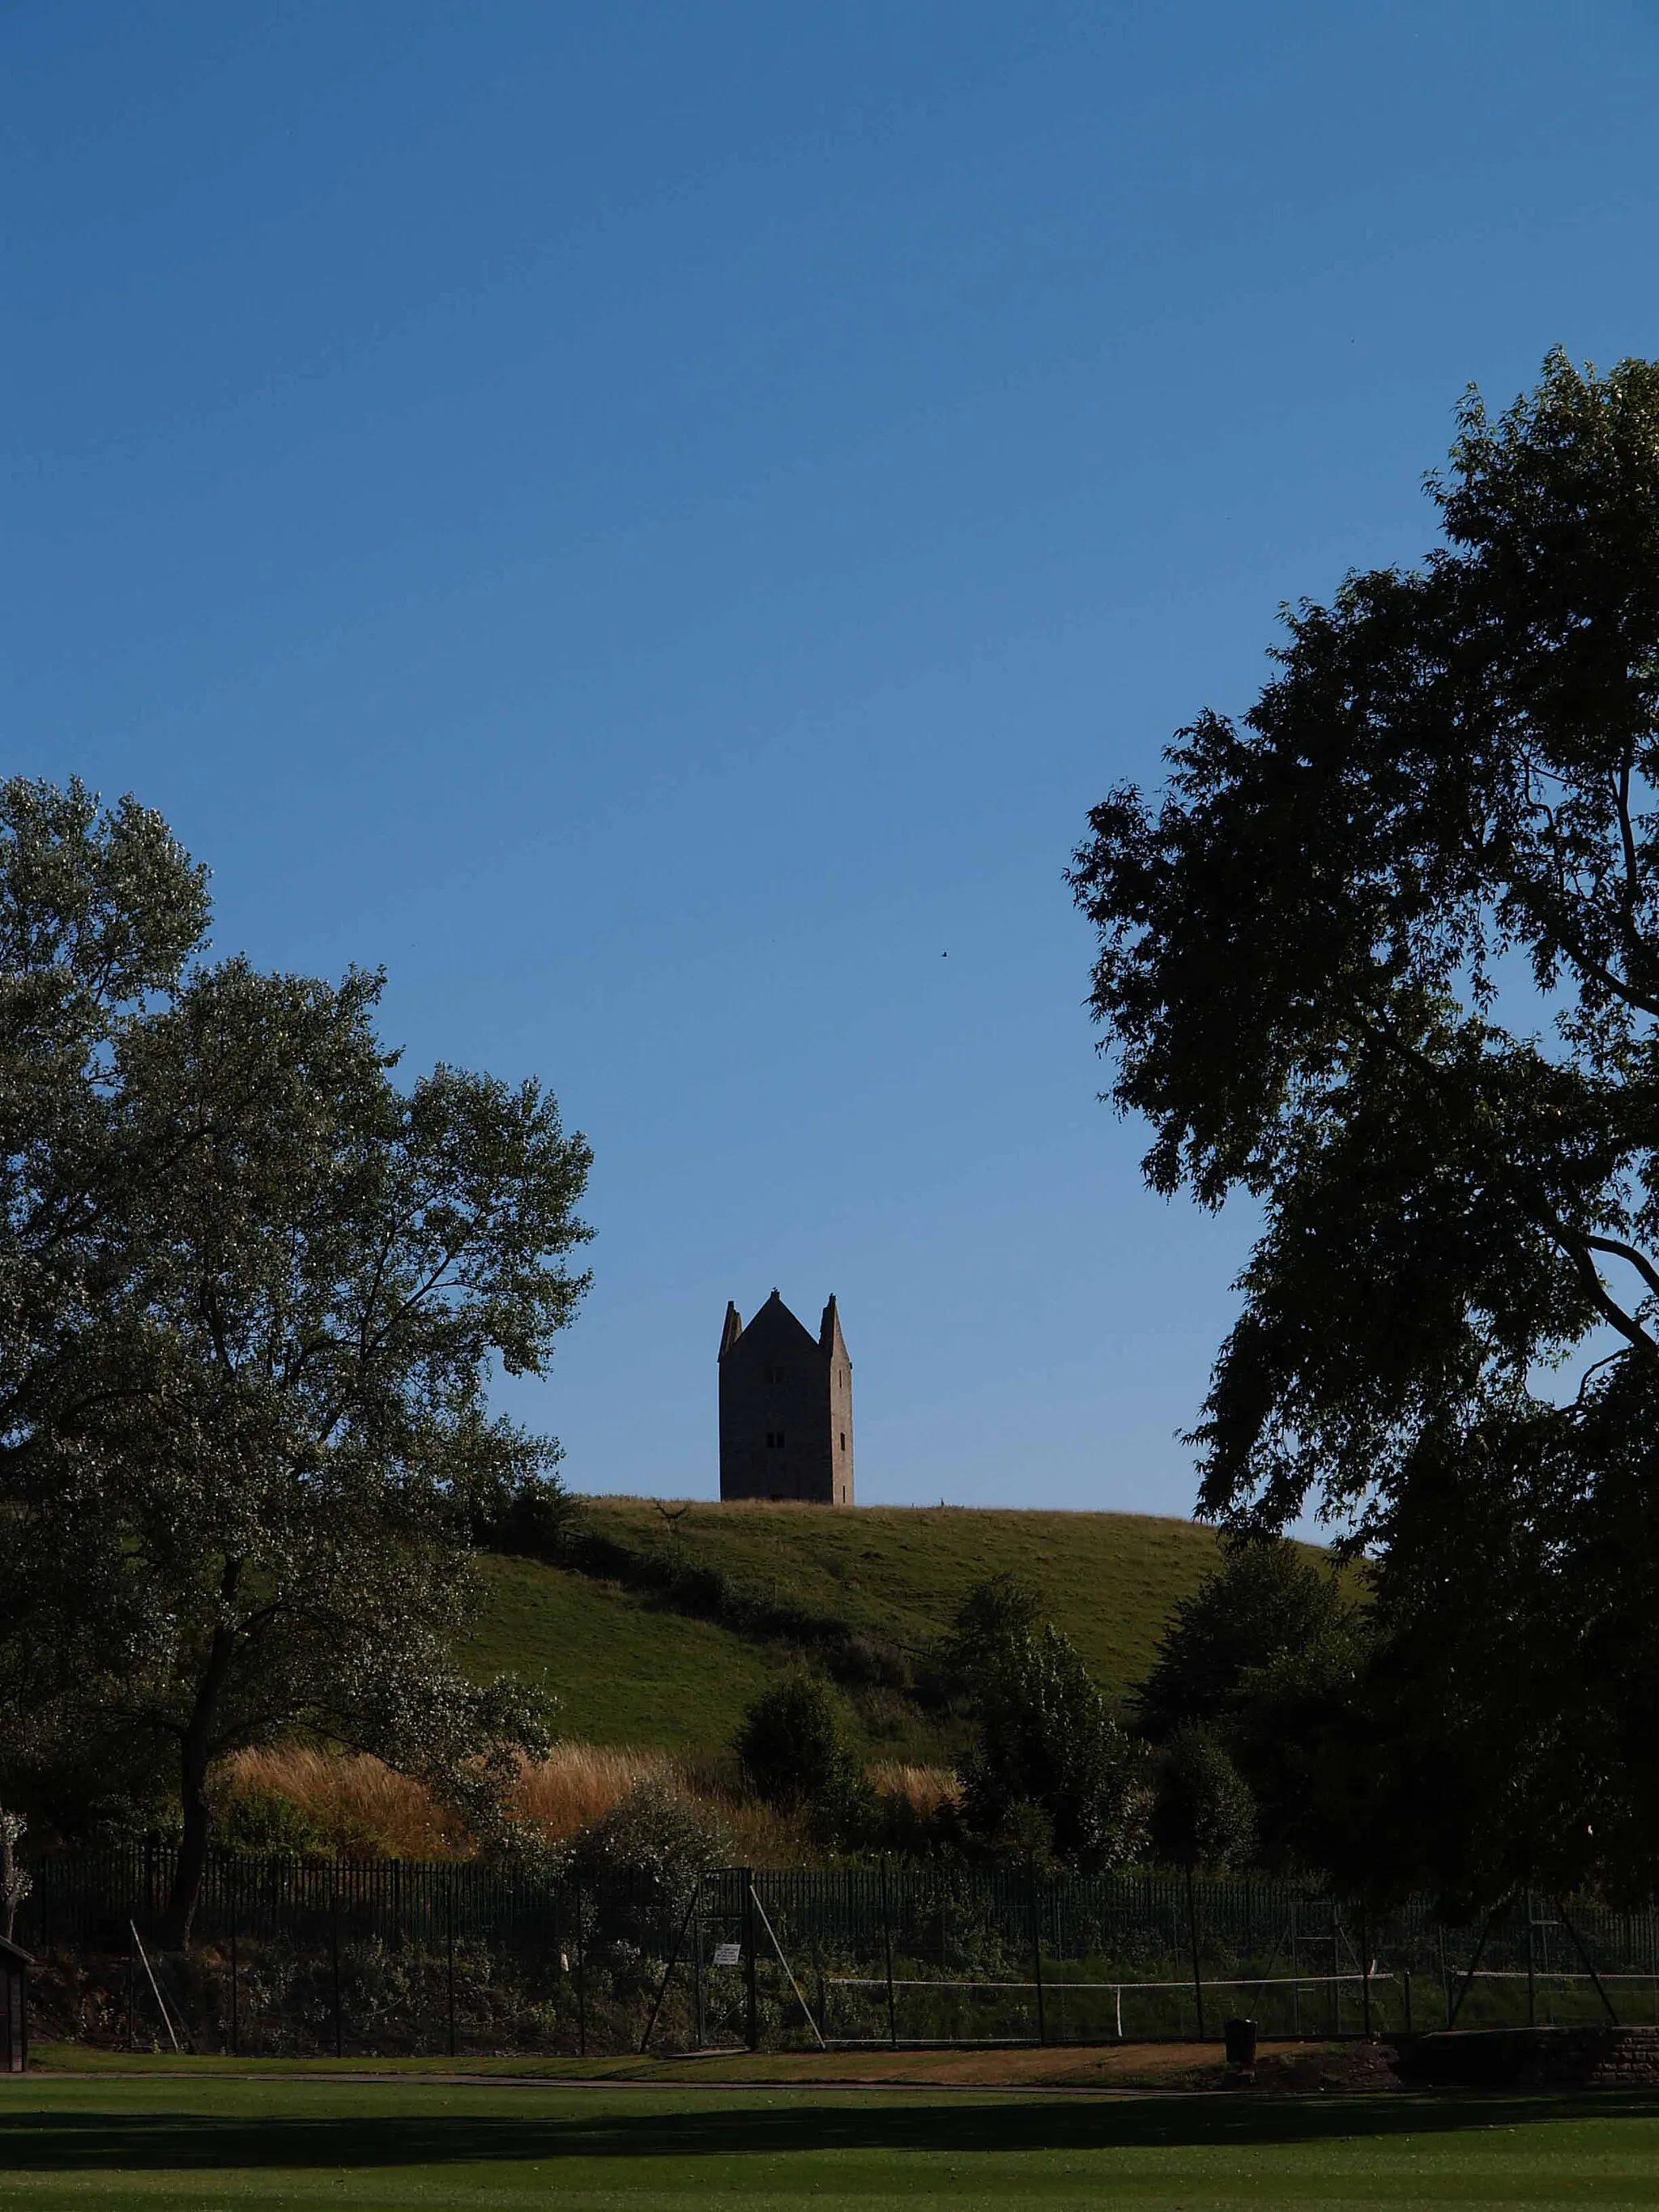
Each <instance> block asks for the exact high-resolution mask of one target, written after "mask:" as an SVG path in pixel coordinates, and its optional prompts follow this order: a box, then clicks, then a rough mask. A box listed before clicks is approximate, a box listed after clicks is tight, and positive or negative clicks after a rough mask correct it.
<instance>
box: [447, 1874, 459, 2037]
mask: <svg viewBox="0 0 1659 2212" xmlns="http://www.w3.org/2000/svg"><path fill="white" fill-rule="evenodd" d="M458 1871H459V1869H457V1867H456V1865H455V1863H454V1861H453V1859H452V1860H451V1862H450V1863H449V1866H448V1869H447V1874H448V1877H449V1878H448V1880H447V1881H446V1883H445V1884H444V1949H445V1957H444V1979H445V1984H446V1994H447V1998H448V2002H449V2055H450V2057H452V2058H453V2057H454V2056H455V1876H456V1874H457V1872H458Z"/></svg>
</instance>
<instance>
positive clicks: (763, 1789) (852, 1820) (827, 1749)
mask: <svg viewBox="0 0 1659 2212" xmlns="http://www.w3.org/2000/svg"><path fill="white" fill-rule="evenodd" d="M735 1748H736V1752H737V1756H738V1765H739V1766H740V1767H741V1768H742V1770H743V1772H744V1778H745V1779H746V1780H747V1782H748V1783H749V1785H750V1788H751V1789H752V1790H754V1792H755V1794H756V1796H757V1797H759V1798H761V1799H763V1801H764V1802H765V1803H767V1804H769V1805H775V1806H777V1807H778V1808H780V1809H781V1810H782V1811H784V1812H787V1813H796V1814H805V1817H806V1819H807V1820H808V1822H809V1823H810V1825H811V1827H812V1829H813V1831H814V1832H815V1834H816V1835H817V1838H818V1839H819V1841H821V1842H823V1843H825V1844H850V1843H854V1842H856V1841H857V1840H858V1839H859V1838H860V1836H861V1835H862V1834H863V1833H864V1832H865V1831H866V1829H867V1828H868V1827H869V1826H870V1822H871V1820H872V1817H873V1814H874V1809H875V1808H874V1802H873V1800H872V1796H871V1793H870V1786H869V1783H868V1781H867V1780H866V1776H865V1771H864V1766H863V1763H862V1761H861V1760H860V1759H859V1757H858V1755H857V1753H855V1752H854V1749H853V1747H852V1744H851V1742H850V1741H849V1740H848V1728H847V1722H846V1719H845V1717H844V1715H843V1712H842V1705H841V1701H840V1699H838V1698H837V1697H836V1693H835V1692H834V1691H833V1690H832V1689H831V1688H830V1687H829V1684H828V1683H827V1682H826V1681H825V1680H823V1677H822V1676H821V1675H818V1674H811V1673H809V1672H808V1671H807V1670H806V1669H805V1668H795V1669H794V1670H793V1672H791V1673H790V1674H787V1675H786V1676H785V1677H784V1678H783V1680H781V1681H780V1682H775V1683H774V1684H773V1685H772V1686H771V1687H770V1688H769V1689H765V1690H763V1691H762V1692H761V1693H760V1695H759V1696H758V1697H757V1699H755V1700H754V1702H753V1704H752V1705H750V1707H749V1710H748V1711H747V1712H745V1713H744V1717H743V1723H742V1725H741V1727H740V1728H739V1729H738V1736H737V1742H736V1746H735Z"/></svg>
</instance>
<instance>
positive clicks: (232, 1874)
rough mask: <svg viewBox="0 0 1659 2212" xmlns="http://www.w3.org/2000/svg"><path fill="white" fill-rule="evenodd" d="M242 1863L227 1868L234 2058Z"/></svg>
mask: <svg viewBox="0 0 1659 2212" xmlns="http://www.w3.org/2000/svg"><path fill="white" fill-rule="evenodd" d="M239 1869H240V1861H239V1860H237V1859H232V1860H231V1861H230V1862H229V1864H228V1868H227V1869H226V1871H227V1874H228V1877H229V1882H230V2055H231V2057H233V2058H239V2057H240V2056H241V2037H240V2033H239V2028H240V2021H239V2020H238V2017H237V2010H236V1905H237V1899H238V1896H239V1894H240V1887H241V1881H240V1872H239Z"/></svg>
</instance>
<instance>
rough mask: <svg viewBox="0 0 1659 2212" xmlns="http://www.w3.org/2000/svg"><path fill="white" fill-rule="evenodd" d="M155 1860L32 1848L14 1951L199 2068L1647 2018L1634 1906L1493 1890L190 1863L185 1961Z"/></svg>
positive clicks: (78, 1998) (855, 1872)
mask: <svg viewBox="0 0 1659 2212" xmlns="http://www.w3.org/2000/svg"><path fill="white" fill-rule="evenodd" d="M31 1872H32V1874H33V1882H34V1887H33V1893H32V1894H31V1895H30V1896H29V1898H28V1899H27V1901H26V1903H25V1905H24V1907H23V1910H22V1912H21V1915H20V1918H19V1923H18V1929H17V1933H18V1937H19V1940H20V1941H21V1942H23V1943H24V1944H25V1945H26V1946H27V1948H30V1949H32V1950H33V1951H35V1952H36V1953H38V1954H40V1955H41V1956H42V1957H43V1958H44V1959H46V1960H48V1962H50V1968H51V1972H52V1974H53V1975H54V1976H55V1980H54V1981H53V1983H52V1989H53V1990H54V1991H55V1992H56V1995H55V1998H54V2002H56V2003H57V2004H58V2010H59V2012H60V2014H65V2015H67V2014H69V2013H74V2012H75V2008H76V2006H77V2005H78V2007H79V2008H80V2009H79V2013H78V2015H76V2017H75V2018H72V2019H67V2026H68V2027H69V2030H70V2032H72V2033H73V2032H79V2033H85V2034H87V2035H88V2036H90V2037H92V2038H94V2039H101V2040H106V2041H116V2042H120V2041H128V2042H131V2043H135V2044H138V2045H143V2046H144V2047H149V2046H150V2045H161V2047H163V2048H165V2047H167V2042H168V2040H169V2039H178V2040H179V2042H180V2044H181V2045H183V2044H185V2043H190V2044H193V2045H195V2046H196V2047H197V2048H198V2049H202V2050H208V2051H232V2052H238V2053H244V2054H249V2055H252V2054H257V2053H271V2054H276V2053H291V2054H295V2055H303V2054H307V2053H320V2054H329V2053H335V2054H338V2055H339V2056H341V2057H347V2056H362V2057H368V2056H379V2057H384V2056H395V2055H400V2054H410V2055H416V2054H426V2055H433V2056H441V2055H444V2054H453V2055H455V2056H461V2055H464V2054H477V2053H483V2052H492V2053H495V2052H501V2053H506V2052H547V2053H555V2052H568V2053H570V2054H572V2055H587V2054H591V2055H594V2056H598V2055H599V2054H601V2053H609V2052H615V2051H629V2050H637V2049H639V2048H640V2047H641V2045H642V2044H643V2043H644V2042H646V2041H647V2039H648V2040H649V2043H650V2047H651V2048H653V2049H658V2050H681V2051H684V2050H692V2049H699V2050H718V2049H723V2048H724V2049H729V2048H735V2047H741V2046H745V2045H746V2046H750V2047H755V2048H760V2047H768V2046H780V2045H814V2044H816V2043H818V2042H823V2043H824V2044H833V2045H843V2046H845V2045H860V2044H866V2045H882V2044H886V2045H911V2046H915V2045H927V2044H935V2045H938V2044H944V2045H956V2044H970V2043H1012V2042H1036V2043H1045V2044H1046V2043H1055V2044H1065V2043H1090V2044H1097V2043H1103V2042H1109V2041H1113V2040H1116V2039H1125V2040H1133V2041H1141V2040H1152V2039H1204V2040H1210V2039H1216V2038H1218V2036H1219V2033H1220V2028H1221V2023H1222V2021H1224V2020H1225V2018H1227V2017H1229V2016H1231V2015H1249V2016H1250V2017H1252V2018H1254V2019H1255V2020H1256V2021H1257V2022H1258V2023H1259V2026H1260V2030H1261V2033H1262V2034H1263V2035H1264V2036H1268V2037H1275V2036H1284V2037H1297V2036H1300V2037H1316V2038H1319V2039H1326V2038H1332V2037H1341V2036H1346V2035H1363V2034H1367V2033H1379V2034H1383V2035H1389V2034H1397V2033H1401V2032H1402V2031H1408V2030H1413V2029H1415V2030H1422V2029H1425V2028H1432V2027H1444V2026H1446V2025H1448V2024H1449V2022H1450V2021H1456V2023H1457V2024H1458V2025H1459V2026H1463V2027H1477V2026H1493V2025H1498V2024H1511V2023H1513V2024H1519V2023H1523V2022H1526V2021H1534V2022H1538V2023H1550V2022H1557V2023H1565V2022H1571V2021H1589V2020H1595V2019H1607V2018H1609V2017H1616V2018H1618V2019H1620V2020H1621V2021H1626V2022H1656V2021H1659V1914H1656V1913H1654V1912H1652V1911H1640V1912H1620V1911H1612V1910H1609V1909H1607V1908H1605V1907H1602V1906H1601V1905H1597V1904H1595V1902H1594V1901H1583V1900H1567V1901H1565V1902H1564V1901H1563V1900H1559V1899H1547V1898H1544V1897H1542V1896H1537V1897H1531V1898H1527V1899H1519V1900H1516V1903H1515V1904H1514V1905H1512V1906H1511V1907H1510V1909H1509V1910H1507V1911H1504V1913H1501V1914H1499V1915H1498V1916H1495V1917H1493V1918H1492V1920H1490V1921H1489V1922H1487V1923H1485V1924H1484V1925H1481V1926H1477V1927H1464V1926H1459V1925H1453V1924H1449V1923H1444V1922H1443V1921H1439V1920H1437V1919H1436V1918H1434V1917H1432V1916H1431V1913H1430V1912H1429V1911H1428V1910H1427V1909H1426V1907H1425V1905H1422V1904H1420V1903H1418V1904H1413V1905H1409V1906H1407V1907H1406V1908H1405V1909H1403V1910H1401V1911H1394V1912H1390V1913H1388V1914H1386V1915H1377V1914H1370V1913H1367V1911H1365V1910H1364V1907H1363V1906H1361V1905H1357V1904H1352V1903H1348V1902H1345V1901H1343V1900H1341V1899H1333V1898H1329V1897H1323V1896H1320V1895H1317V1894H1315V1893H1313V1892H1312V1891H1311V1890H1310V1889H1308V1888H1305V1887H1297V1885H1296V1884H1294V1883H1291V1882H1285V1881H1274V1880H1271V1879H1268V1878H1266V1877H1258V1876H1249V1875H1238V1876H1226V1877H1197V1878H1193V1879H1188V1877H1186V1876H1184V1875H1180V1874H1171V1873H1167V1872H1159V1871H1149V1872H1137V1873H1123V1874H1114V1875H1064V1876H1054V1877H1048V1876H1044V1875H1036V1874H1033V1873H1032V1872H1030V1871H1029V1870H1026V1869H1018V1868H1003V1869H984V1868H948V1869H947V1868H943V1867H933V1866H921V1867H918V1866H916V1865H915V1864H914V1863H911V1864H897V1863H893V1864H867V1865H865V1864H861V1865H857V1866H850V1867H840V1868H828V1869H754V1870H751V1869H744V1868H724V1869H718V1870H716V1871H714V1872H712V1873H708V1874H706V1875H702V1877H701V1878H700V1879H698V1880H696V1881H678V1882H677V1881H652V1880H648V1879H644V1878H628V1877H617V1878H614V1879H611V1880H608V1881H603V1882H599V1883H588V1884H586V1885H584V1884H580V1883H576V1882H574V1881H568V1880H550V1879H548V1878H547V1876H546V1875H544V1873H540V1872H538V1871H537V1870H536V1869H532V1868H530V1867H528V1866H517V1865H514V1864H513V1863H494V1862H488V1861H470V1862H448V1861H434V1862H426V1863H414V1862H408V1861H395V1860H394V1861H373V1862H359V1861H346V1860H332V1859H295V1858H283V1857H272V1858H252V1857H240V1856H233V1855H230V1854H216V1855H215V1857H214V1858H213V1860H212V1863H211V1864H210V1869H209V1872H208V1876H207V1881H206V1883H205V1885H204V1891H203V1894H202V1899H201V1902H200V1905H199V1906H198V1909H197V1916H196V1921H195V1927H194V1930H193V1941H192V1944H191V1949H190V1951H189V1952H188V1953H187V1954H185V1953H167V1954H158V1953H157V1952H156V1950H155V1943H154V1941H153V1935H152V1931H153V1930H154V1929H155V1927H156V1924H157V1921H158V1916H159V1914H160V1912H161V1907H162V1905H163V1904H164V1902H165V1900H166V1898H167V1890H168V1886H169V1883H170V1881H171V1878H172V1874H173V1854H172V1852H171V1851H170V1850H168V1849H167V1847H165V1846H163V1845H161V1844H149V1845H145V1846H139V1847H136V1848H133V1849H129V1850H105V1851H98V1852H88V1853H80V1854H58V1855H52V1856H48V1857H42V1858H40V1859H39V1860H37V1861H35V1862H34V1863H33V1866H32V1868H31Z"/></svg>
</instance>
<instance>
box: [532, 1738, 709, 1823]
mask: <svg viewBox="0 0 1659 2212" xmlns="http://www.w3.org/2000/svg"><path fill="white" fill-rule="evenodd" d="M653 1780H660V1781H664V1782H667V1783H670V1784H676V1785H678V1784H679V1776H678V1771H677V1770H676V1768H675V1765H674V1763H673V1761H672V1760H671V1759H669V1758H668V1757H666V1755H665V1753H662V1752H659V1751H617V1750H615V1749H613V1748H611V1747H608V1746H605V1745H603V1744H592V1743H562V1744H561V1745H560V1746H559V1747H558V1749H557V1750H556V1752H555V1753H553V1756H552V1757H551V1758H550V1759H538V1760H534V1761H532V1760H529V1759H526V1761H525V1763H524V1767H523V1771H522V1772H521V1774H520V1781H519V1787H518V1790H517V1792H516V1795H515V1797H514V1804H513V1809H514V1810H515V1812H516V1813H517V1814H518V1816H519V1818H520V1820H530V1821H533V1822H534V1823H535V1825H536V1826H538V1828H540V1829H541V1830H542V1832H543V1833H544V1835H546V1836H548V1837H550V1838H553V1839H554V1840H556V1839H557V1838H560V1837H562V1836H574V1834H575V1832H576V1831H577V1829H578V1828H585V1827H586V1826H587V1825H588V1823H589V1822H590V1821H592V1820H599V1818H600V1817H601V1816H602V1815H603V1814H606V1813H608V1812H609V1811H610V1810H611V1807H612V1806H613V1805H616V1804H620V1802H622V1800H623V1798H624V1797H626V1796H628V1795H629V1791H630V1790H635V1789H637V1788H638V1786H639V1784H641V1782H648V1781H653Z"/></svg>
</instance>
